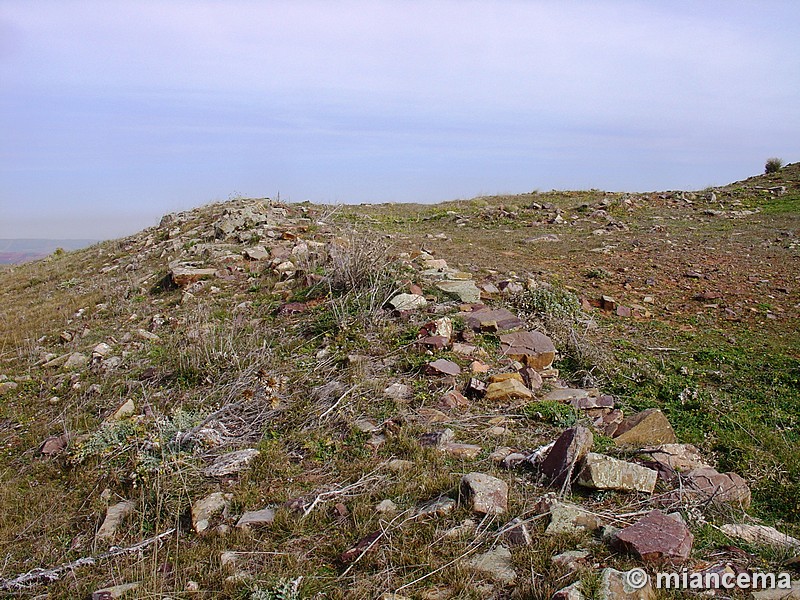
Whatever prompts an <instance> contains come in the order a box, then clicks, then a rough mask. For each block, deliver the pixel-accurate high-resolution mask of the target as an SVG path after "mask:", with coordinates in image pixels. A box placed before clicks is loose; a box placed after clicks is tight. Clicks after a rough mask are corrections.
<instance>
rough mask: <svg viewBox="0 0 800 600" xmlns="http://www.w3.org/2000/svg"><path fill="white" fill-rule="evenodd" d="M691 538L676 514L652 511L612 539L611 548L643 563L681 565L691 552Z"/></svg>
mask: <svg viewBox="0 0 800 600" xmlns="http://www.w3.org/2000/svg"><path fill="white" fill-rule="evenodd" d="M693 542H694V536H693V535H692V532H691V531H689V528H688V527H687V526H686V524H685V523H684V522H683V519H681V517H680V515H678V514H677V513H675V514H672V515H666V514H664V513H663V512H661V511H660V510H651V511H650V512H649V513H647V515H645V516H644V517H642V518H641V519H639V520H638V521H637V522H636V523H634V524H633V525H631V526H629V527H625V528H624V529H622V530H621V531H619V532H618V533H617V534H616V536H615V537H614V545H615V546H617V547H618V548H620V549H622V550H624V551H626V552H630V553H631V554H634V555H636V556H638V557H639V558H641V559H642V560H645V561H659V560H664V559H666V560H672V561H675V562H683V561H685V560H686V559H687V558H689V553H690V552H691V551H692V543H693Z"/></svg>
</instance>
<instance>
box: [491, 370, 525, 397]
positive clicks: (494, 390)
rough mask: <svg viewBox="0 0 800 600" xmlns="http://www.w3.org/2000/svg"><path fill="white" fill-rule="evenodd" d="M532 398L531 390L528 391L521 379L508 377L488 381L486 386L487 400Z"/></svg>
mask: <svg viewBox="0 0 800 600" xmlns="http://www.w3.org/2000/svg"><path fill="white" fill-rule="evenodd" d="M515 375H516V373H515ZM532 398H533V392H532V391H530V390H529V389H528V388H527V387H526V386H525V384H524V383H522V381H519V380H517V379H512V378H508V379H504V380H502V381H497V382H495V383H490V384H489V386H488V387H487V388H486V399H487V400H493V401H502V400H514V399H516V400H530V399H532Z"/></svg>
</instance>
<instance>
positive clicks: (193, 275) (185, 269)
mask: <svg viewBox="0 0 800 600" xmlns="http://www.w3.org/2000/svg"><path fill="white" fill-rule="evenodd" d="M216 273H217V270H216V269H203V268H198V267H195V266H193V265H192V264H190V263H179V262H178V263H170V266H169V276H170V278H171V279H172V283H174V284H175V285H177V286H178V287H181V288H185V287H187V286H189V285H191V284H193V283H196V282H198V281H200V280H201V279H208V278H209V277H214V276H215V275H216Z"/></svg>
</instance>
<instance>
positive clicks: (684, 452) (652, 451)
mask: <svg viewBox="0 0 800 600" xmlns="http://www.w3.org/2000/svg"><path fill="white" fill-rule="evenodd" d="M642 453H644V454H648V455H650V458H651V459H652V460H653V461H654V462H655V463H656V464H657V465H658V466H659V467H660V468H661V469H663V470H664V471H666V472H672V473H673V474H674V473H675V472H684V473H685V472H688V471H691V470H693V469H698V468H711V466H710V465H709V464H707V463H706V462H705V459H704V458H703V456H702V455H701V454H700V451H699V450H698V449H697V448H696V447H695V446H692V445H691V444H661V445H659V446H653V447H650V448H644V449H642Z"/></svg>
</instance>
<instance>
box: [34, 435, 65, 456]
mask: <svg viewBox="0 0 800 600" xmlns="http://www.w3.org/2000/svg"><path fill="white" fill-rule="evenodd" d="M69 440H70V435H69V434H68V433H62V434H61V435H51V436H50V437H48V438H47V439H45V440H44V441H43V442H42V443H41V445H40V446H39V453H40V454H43V455H44V456H55V455H56V454H60V453H61V452H63V451H64V450H66V448H67V444H69Z"/></svg>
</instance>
